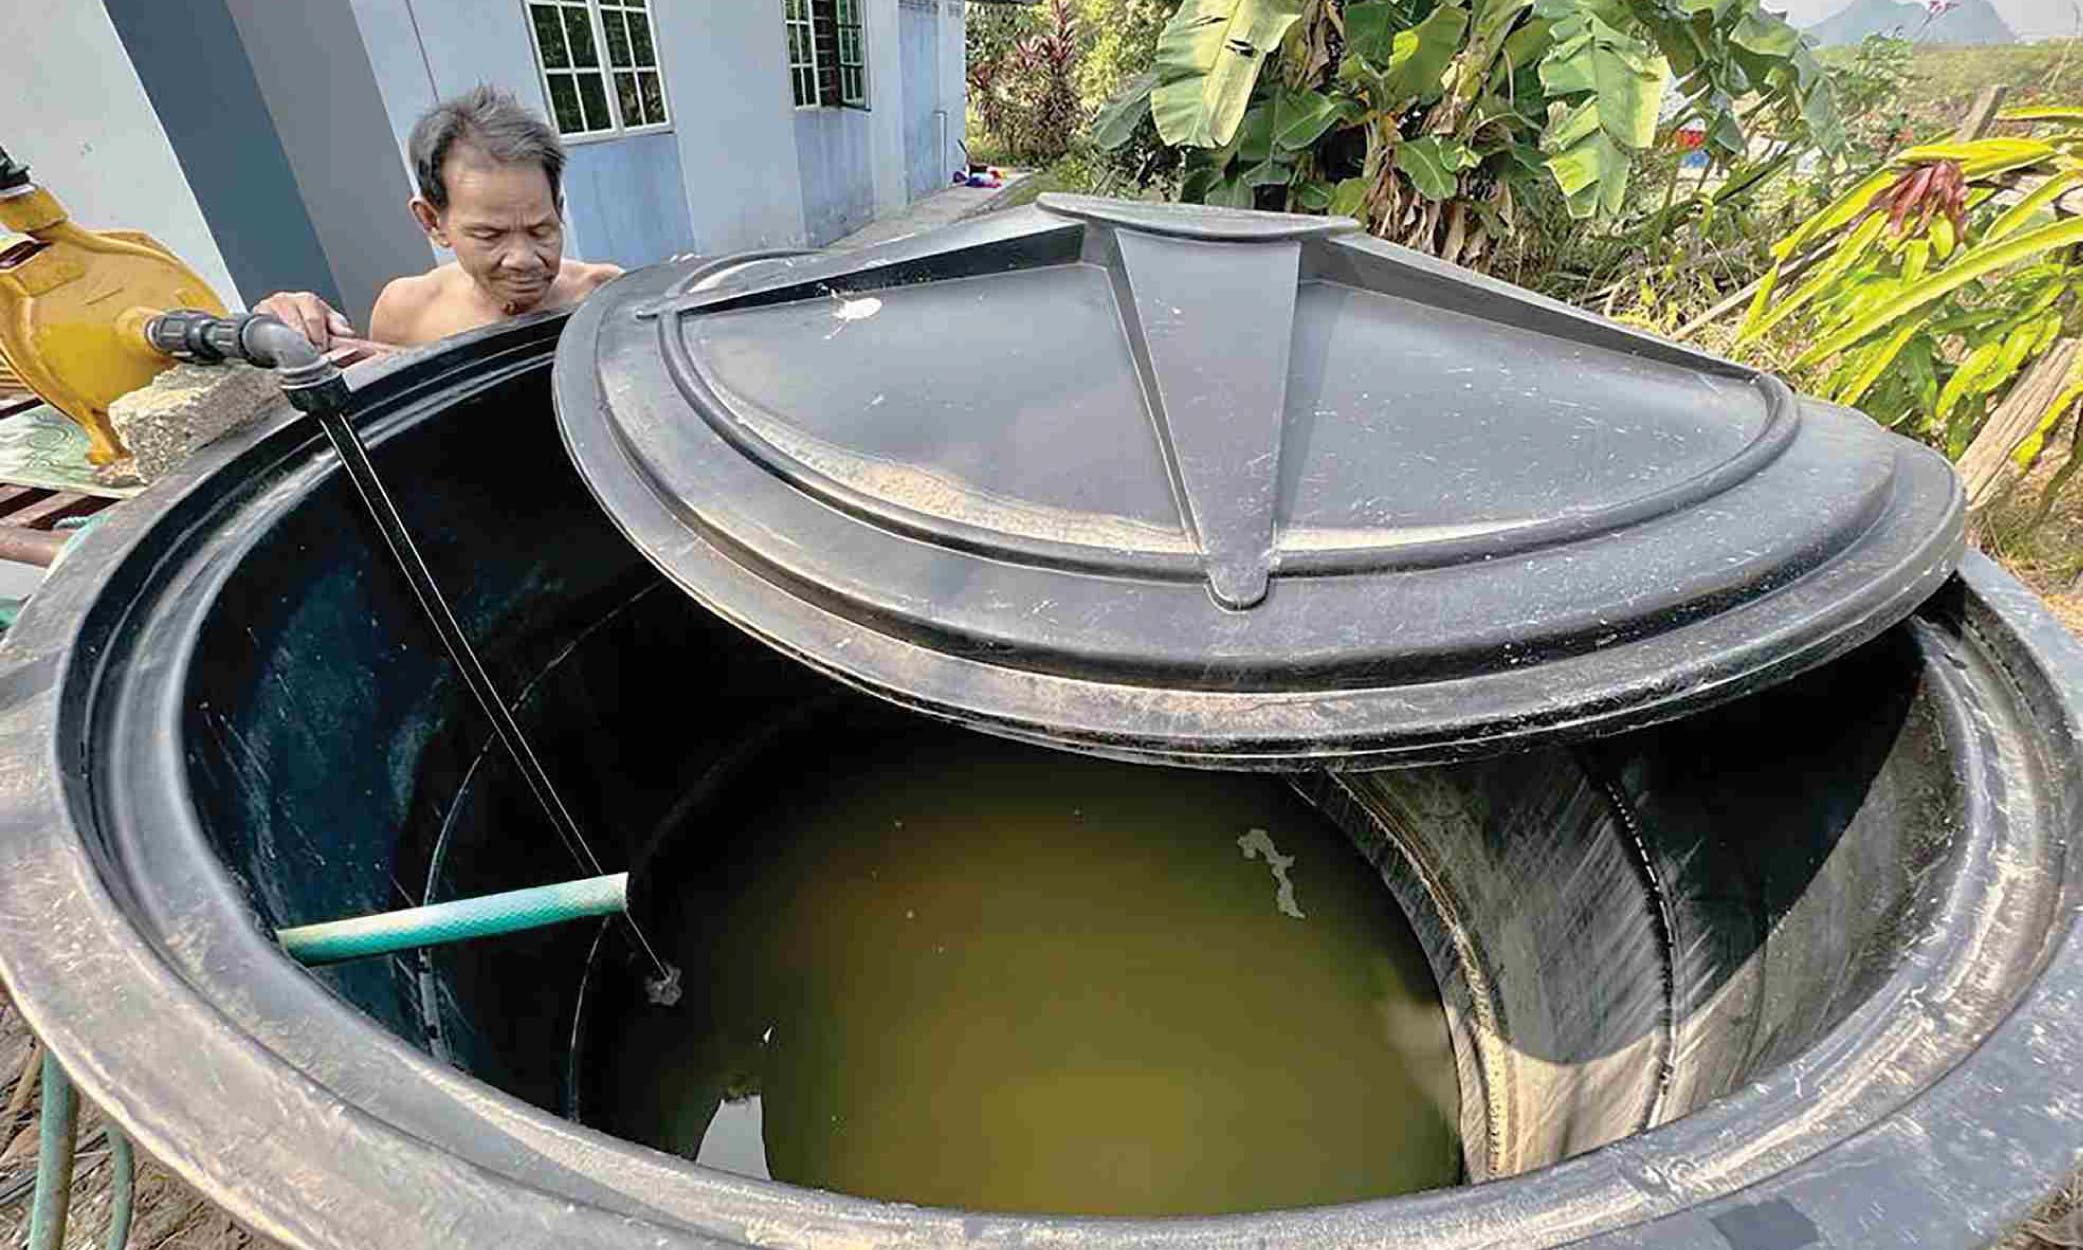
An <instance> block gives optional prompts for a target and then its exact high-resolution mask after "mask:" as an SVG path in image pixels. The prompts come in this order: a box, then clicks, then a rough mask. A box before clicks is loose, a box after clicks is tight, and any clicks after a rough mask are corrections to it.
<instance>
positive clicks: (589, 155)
mask: <svg viewBox="0 0 2083 1250" xmlns="http://www.w3.org/2000/svg"><path fill="white" fill-rule="evenodd" d="M564 216H565V219H566V220H567V221H568V222H569V223H570V227H571V249H572V251H573V252H574V253H575V254H577V255H579V256H583V257H585V258H586V259H587V260H590V261H603V260H609V261H613V262H615V263H616V264H618V265H620V266H622V267H623V268H625V269H634V268H637V267H638V266H640V265H648V264H651V263H653V262H655V261H661V260H664V259H665V258H666V257H668V256H672V255H674V254H676V253H680V252H692V251H694V250H695V249H694V223H693V221H692V219H691V218H690V217H689V216H688V213H687V192H686V190H685V188H684V187H683V186H682V184H681V180H680V145H679V143H678V141H677V140H675V139H674V138H673V136H672V135H671V134H669V133H668V134H648V135H635V136H632V137H630V138H626V139H607V140H602V141H599V142H595V143H580V144H574V145H573V146H572V148H571V160H570V162H569V163H568V164H566V165H565V167H564Z"/></svg>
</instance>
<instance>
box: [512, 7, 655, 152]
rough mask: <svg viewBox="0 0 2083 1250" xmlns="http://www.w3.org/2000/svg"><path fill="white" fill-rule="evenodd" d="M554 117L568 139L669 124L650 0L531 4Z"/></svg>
mask: <svg viewBox="0 0 2083 1250" xmlns="http://www.w3.org/2000/svg"><path fill="white" fill-rule="evenodd" d="M527 3H528V26H529V30H530V32H531V33H532V34H533V36H534V40H535V59H536V63H537V64H538V65H540V66H541V68H542V81H543V90H544V91H545V93H547V94H548V96H549V100H550V116H551V117H552V118H553V119H554V120H555V121H556V123H557V133H559V134H562V135H574V136H583V135H602V134H614V133H617V132H620V131H625V130H637V129H641V128H644V127H650V126H663V125H664V124H665V123H666V121H667V120H668V119H667V117H666V111H665V82H664V80H663V78H662V77H661V76H660V71H659V68H658V48H657V44H656V42H655V41H654V40H653V39H652V35H651V15H650V13H649V12H648V11H647V5H646V0H527Z"/></svg>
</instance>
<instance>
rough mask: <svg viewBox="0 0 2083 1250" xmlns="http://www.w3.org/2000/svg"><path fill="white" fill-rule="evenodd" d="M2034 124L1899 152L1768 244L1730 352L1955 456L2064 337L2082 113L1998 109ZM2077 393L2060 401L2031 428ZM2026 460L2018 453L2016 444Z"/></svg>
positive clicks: (2081, 278) (2081, 235)
mask: <svg viewBox="0 0 2083 1250" xmlns="http://www.w3.org/2000/svg"><path fill="white" fill-rule="evenodd" d="M2002 116H2003V117H2004V118H2005V119H2006V120H2007V121H2010V122H2013V123H2017V124H2019V125H2021V126H2026V127H2030V128H2032V129H2033V130H2034V131H2036V132H2037V133H2035V134H2031V135H2007V136H1998V137H1994V138H1983V139H1976V140H1972V141H1968V142H1960V143H1942V144H1927V145H1923V146H1920V147H1913V148H1909V149H1907V150H1905V151H1903V152H1902V153H1900V154H1899V155H1898V156H1897V157H1896V158H1895V159H1894V161H1893V162H1892V163H1891V164H1889V165H1887V166H1884V167H1883V168H1881V169H1879V170H1876V171H1874V172H1873V173H1872V174H1869V175H1868V176H1867V177H1865V178H1863V179H1861V180H1860V181H1859V182H1857V183H1856V184H1855V185H1853V186H1852V188H1851V189H1850V190H1849V191H1847V192H1845V193H1844V194H1843V195H1841V196H1839V197H1838V198H1837V199H1836V200H1835V201H1833V202H1832V203H1830V204H1828V205H1826V206H1825V207H1824V208H1823V210H1822V211H1821V212H1819V213H1817V214H1816V215H1815V216H1814V217H1812V218H1811V219H1810V220H1809V221H1807V222H1804V223H1803V224H1802V225H1801V226H1800V227H1799V228H1798V229H1796V230H1795V231H1793V232H1792V233H1791V234H1789V235H1788V236H1787V237H1786V238H1785V239H1782V240H1781V241H1780V243H1779V244H1778V245H1777V246H1776V247H1775V248H1774V249H1773V250H1774V254H1775V256H1776V258H1777V259H1776V263H1775V265H1774V267H1773V269H1772V270H1771V271H1770V272H1769V273H1768V274H1767V275H1766V278H1765V281H1764V282H1763V283H1762V284H1761V285H1760V287H1759V290H1758V294H1757V297H1756V299H1755V300H1753V301H1752V304H1751V307H1750V310H1749V313H1748V315H1747V316H1746V318H1745V320H1744V324H1743V327H1742V330H1741V335H1740V338H1739V340H1738V344H1739V346H1743V345H1752V344H1755V345H1757V346H1758V348H1759V349H1761V350H1762V351H1763V352H1764V354H1765V355H1766V356H1767V357H1768V358H1777V359H1780V360H1783V361H1785V362H1786V363H1787V365H1788V367H1789V368H1790V369H1791V370H1793V371H1794V372H1795V374H1796V376H1797V380H1799V381H1800V382H1801V383H1802V384H1803V385H1805V386H1806V387H1808V388H1810V389H1813V390H1814V391H1815V392H1816V393H1818V394H1821V395H1823V396H1824V397H1826V398H1829V399H1833V400H1835V401H1837V402H1838V403H1843V404H1858V405H1859V406H1861V407H1863V408H1865V409H1866V411H1868V412H1870V413H1872V414H1873V415H1874V417H1876V418H1877V419H1879V420H1881V421H1883V422H1885V423H1887V424H1889V425H1892V426H1896V427H1898V428H1901V429H1903V430H1904V431H1905V432H1908V433H1912V434H1916V435H1918V436H1921V437H1923V438H1925V439H1928V440H1929V441H1930V442H1932V443H1933V444H1934V445H1936V446H1938V447H1941V448H1943V449H1944V450H1945V451H1946V452H1947V454H1948V455H1952V456H1956V457H1957V456H1958V455H1960V453H1961V452H1963V451H1965V450H1966V449H1967V447H1968V445H1969V444H1970V443H1971V442H1972V441H1973V439H1974V436H1975V434H1976V433H1977V432H1979V430H1980V429H1981V426H1982V424H1983V422H1984V420H1985V419H1986V417H1987V415H1988V413H1989V412H1990V411H1992V410H1993V409H1994V407H1995V406H1996V405H1997V404H1999V403H2000V402H2001V401H2002V398H2003V396H2004V395H2005V394H2006V393H2007V392H2008V390H2009V388H2010V387H2011V385H2012V384H2013V383H2015V382H2016V381H2017V380H2018V379H2019V378H2020V377H2021V376H2022V375H2023V374H2024V372H2025V371H2026V370H2027V369H2028V368H2030V366H2031V365H2032V363H2033V362H2034V361H2035V360H2037V359H2038V358H2039V357H2040V356H2042V355H2043V354H2045V353H2046V352H2047V351H2048V350H2049V349H2051V348H2052V347H2053V346H2054V345H2055V343H2056V342H2058V341H2059V340H2060V339H2061V337H2062V336H2063V335H2064V334H2073V333H2074V332H2075V331H2076V328H2077V327H2076V324H2075V322H2076V318H2077V312H2076V308H2077V299H2076V296H2077V294H2078V292H2079V291H2083V258H2079V256H2078V252H2079V245H2083V219H2076V218H2058V217H2056V216H2055V215H2054V214H2053V212H2052V211H2051V209H2052V205H2053V204H2054V202H2055V201H2056V200H2057V199H2058V198H2059V197H2060V196H2061V195H2063V194H2065V193H2066V192H2067V191H2069V190H2070V189H2072V188H2074V187H2077V186H2079V185H2083V159H2079V156H2078V155H2077V154H2078V153H2079V151H2083V110H2069V109H2044V108H2043V109H2020V110H2014V111H2012V112H2009V113H2006V114H2003V115H2002ZM2076 398H2077V395H2076V393H2075V392H2074V391H2071V392H2070V393H2068V394H2066V395H2064V396H2062V397H2061V398H2059V399H2058V400H2057V401H2056V402H2055V403H2054V404H2053V405H2052V406H2051V407H2050V408H2049V409H2048V410H2047V411H2046V412H2045V413H2044V414H2042V416H2041V419H2040V422H2039V425H2040V433H2039V435H2036V436H2035V439H2034V441H2033V448H2034V449H2036V448H2037V446H2038V445H2039V442H2038V440H2039V438H2040V437H2042V436H2044V434H2045V433H2046V432H2047V430H2048V429H2049V428H2050V427H2052V426H2053V425H2054V424H2055V423H2057V422H2058V421H2059V420H2060V418H2061V417H2062V416H2063V415H2064V414H2065V413H2066V411H2067V410H2068V408H2069V407H2070V406H2072V405H2073V404H2074V402H2075V400H2076ZM2028 454H2029V453H2028Z"/></svg>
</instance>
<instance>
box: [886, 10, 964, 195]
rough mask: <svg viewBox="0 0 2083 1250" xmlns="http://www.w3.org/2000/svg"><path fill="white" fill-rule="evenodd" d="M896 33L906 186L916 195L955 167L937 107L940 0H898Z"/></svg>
mask: <svg viewBox="0 0 2083 1250" xmlns="http://www.w3.org/2000/svg"><path fill="white" fill-rule="evenodd" d="M897 38H898V43H899V46H900V52H899V56H898V62H899V65H900V67H901V71H902V73H903V76H904V170H905V181H904V187H905V190H906V191H907V192H908V193H909V195H910V198H912V199H914V200H915V199H918V198H919V197H920V196H922V195H931V194H933V193H934V192H935V191H938V190H939V189H940V188H941V187H942V186H944V185H945V184H946V183H947V181H948V176H949V174H950V172H951V171H952V170H953V169H954V163H953V162H954V158H953V157H949V156H945V155H943V154H942V152H941V136H942V134H943V133H945V132H946V130H947V125H946V121H947V119H946V118H945V117H944V116H943V115H942V114H941V112H940V5H939V3H938V0H926V3H924V4H902V5H899V6H898V8H897Z"/></svg>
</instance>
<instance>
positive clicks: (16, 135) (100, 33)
mask: <svg viewBox="0 0 2083 1250" xmlns="http://www.w3.org/2000/svg"><path fill="white" fill-rule="evenodd" d="M0 83H5V84H7V86H6V94H7V99H8V104H7V107H6V110H5V111H6V114H7V134H6V137H5V138H6V144H7V150H8V152H9V153H10V154H11V155H13V156H14V157H15V158H16V159H17V160H21V161H24V162H27V163H28V165H29V166H30V169H31V171H32V172H33V174H34V175H35V177H36V180H37V182H39V183H41V184H43V185H44V186H47V187H49V188H50V189H51V190H52V191H53V192H55V193H56V194H57V196H58V198H59V200H61V201H62V202H63V203H64V204H65V207H66V208H67V209H68V210H69V211H70V212H71V214H72V217H73V219H74V220H75V221H78V222H79V223H80V224H82V225H85V226H93V227H110V226H120V227H124V228H127V229H132V230H143V231H145V232H146V233H148V234H150V235H152V236H153V237H154V238H156V239H158V240H159V241H160V242H161V243H164V244H166V246H167V247H169V248H171V249H173V252H174V254H175V255H176V256H179V257H180V258H181V259H182V260H185V261H187V262H188V264H189V265H190V266H192V267H193V268H194V269H195V271H196V272H197V273H198V274H200V275H201V276H202V279H203V280H204V281H205V282H208V283H209V284H210V286H211V287H213V288H215V289H216V291H217V293H218V294H219V295H221V296H223V297H224V298H225V299H227V300H231V301H233V302H234V303H243V302H244V301H245V300H248V299H258V298H259V297H260V295H261V294H264V292H253V291H241V290H239V289H238V288H237V287H236V285H235V284H234V283H233V282H232V277H231V271H230V269H229V268H227V267H226V265H225V263H224V255H223V253H222V252H221V251H219V250H218V247H217V240H216V238H215V237H214V236H213V235H212V234H211V232H210V225H209V222H208V221H206V220H205V219H204V217H203V212H202V208H201V206H200V205H199V204H198V203H197V202H196V198H195V194H194V192H193V191H192V190H190V189H189V186H188V180H187V177H186V176H185V175H184V174H183V173H182V171H181V164H180V161H179V160H178V159H176V157H175V156H174V149H173V145H172V143H171V142H169V141H168V139H167V137H166V131H165V129H164V128H163V127H162V126H161V125H160V124H159V118H158V116H157V115H156V114H155V113H154V112H153V111H152V103H151V100H150V99H149V98H147V96H146V95H145V89H144V84H143V83H142V82H140V81H139V79H138V76H137V71H136V69H134V68H133V67H132V65H131V63H130V56H129V54H128V53H127V52H125V51H124V49H123V44H122V41H121V40H119V39H118V38H117V37H116V30H115V27H114V26H113V25H111V24H110V22H109V16H108V13H107V11H106V10H105V9H103V8H102V6H101V0H45V3H41V4H39V5H37V6H36V12H35V15H34V17H33V18H30V17H25V18H23V20H20V21H16V22H13V23H11V25H10V29H9V30H8V32H7V38H6V39H0Z"/></svg>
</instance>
